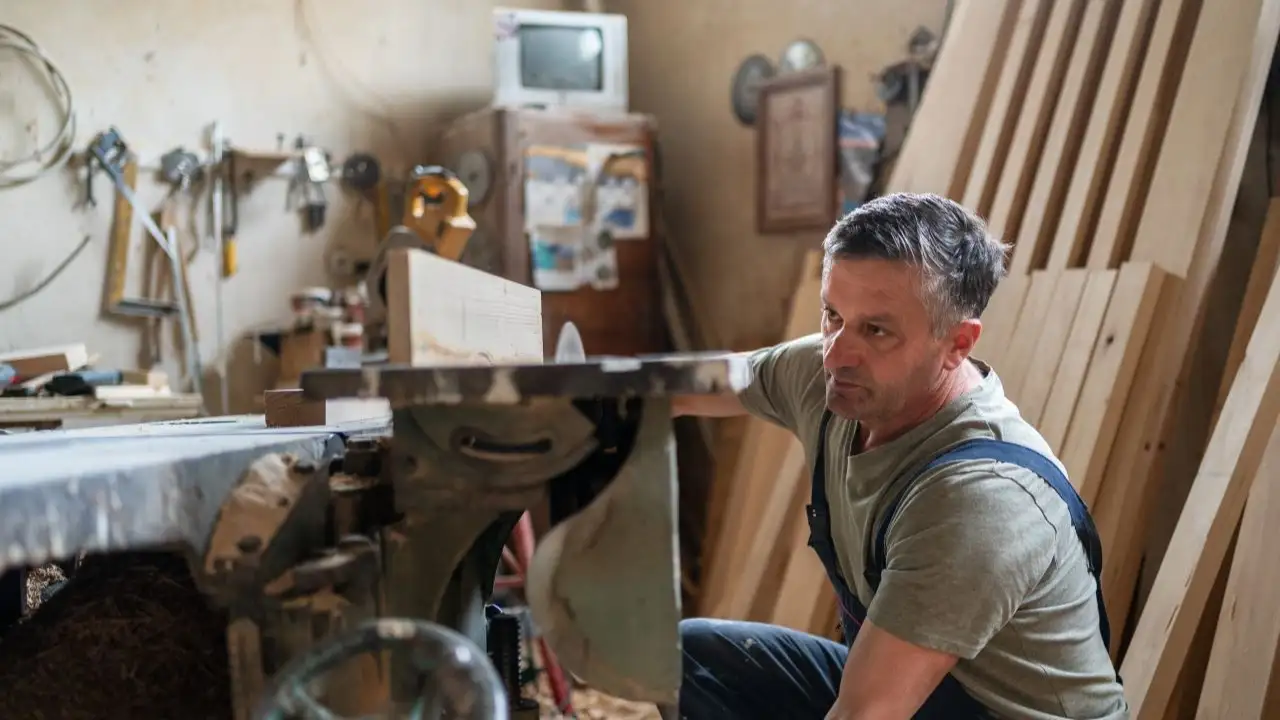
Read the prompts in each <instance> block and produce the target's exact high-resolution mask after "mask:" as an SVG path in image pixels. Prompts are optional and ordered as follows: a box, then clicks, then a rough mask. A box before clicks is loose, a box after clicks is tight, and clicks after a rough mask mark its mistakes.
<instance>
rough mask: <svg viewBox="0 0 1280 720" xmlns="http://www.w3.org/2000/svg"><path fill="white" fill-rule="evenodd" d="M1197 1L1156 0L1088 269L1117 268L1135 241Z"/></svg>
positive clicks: (1198, 10) (1095, 232)
mask: <svg viewBox="0 0 1280 720" xmlns="http://www.w3.org/2000/svg"><path fill="white" fill-rule="evenodd" d="M1201 2H1202V0H1160V8H1159V10H1157V12H1156V22H1155V26H1154V27H1153V29H1152V31H1151V40H1150V42H1149V43H1148V45H1147V52H1146V58H1145V59H1144V60H1143V63H1142V74H1141V75H1140V76H1139V77H1138V84H1137V87H1136V88H1135V89H1134V92H1133V97H1132V99H1131V102H1130V109H1129V115H1128V117H1126V118H1125V124H1124V134H1123V135H1122V137H1121V140H1120V147H1119V149H1118V150H1117V151H1116V161H1115V163H1114V165H1113V166H1112V170H1111V178H1110V180H1109V181H1108V183H1107V191H1106V192H1105V193H1104V195H1103V200H1102V209H1101V210H1100V211H1099V215H1098V223H1097V227H1096V228H1095V230H1094V232H1093V241H1092V243H1091V245H1090V247H1089V248H1088V251H1089V255H1088V264H1089V267H1091V268H1096V269H1104V268H1114V267H1119V265H1120V263H1121V261H1122V260H1124V259H1125V258H1126V257H1127V256H1128V254H1129V248H1130V247H1132V245H1133V234H1134V232H1135V230H1136V227H1137V224H1138V218H1139V217H1141V215H1142V208H1143V206H1144V204H1145V203H1146V198H1147V190H1148V188H1149V187H1150V181H1151V172H1152V170H1153V168H1154V166H1155V159H1156V155H1157V153H1158V152H1159V150H1160V143H1161V141H1162V140H1163V138H1164V131H1165V126H1166V124H1167V123H1168V121H1169V112H1170V109H1171V108H1172V106H1173V99H1174V97H1175V95H1176V94H1177V91H1178V81H1179V80H1180V79H1181V77H1182V68H1183V66H1184V65H1185V64H1186V59H1187V51H1188V46H1189V44H1190V40H1191V35H1192V33H1193V32H1194V31H1195V27H1196V18H1197V17H1199V15H1200V4H1201Z"/></svg>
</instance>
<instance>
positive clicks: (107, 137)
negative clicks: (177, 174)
mask: <svg viewBox="0 0 1280 720" xmlns="http://www.w3.org/2000/svg"><path fill="white" fill-rule="evenodd" d="M97 171H102V172H105V173H106V174H107V176H108V177H110V178H111V182H112V183H113V184H114V185H115V189H116V217H115V223H114V227H113V228H112V233H111V251H110V252H111V256H110V259H109V260H108V263H107V273H108V275H107V299H106V300H107V302H106V305H107V308H106V309H107V312H109V313H113V314H117V315H124V316H129V317H145V318H153V317H162V318H163V317H172V316H173V315H177V316H178V324H179V327H180V329H181V332H182V344H183V353H182V354H183V359H184V361H185V363H186V373H187V381H188V382H189V383H190V384H191V385H192V386H193V387H194V390H195V392H196V393H200V392H201V377H200V357H199V351H198V349H197V347H196V343H195V336H194V328H193V327H192V324H191V321H190V317H191V316H190V311H189V309H188V297H189V296H188V289H187V286H186V285H187V284H186V272H185V269H184V265H185V262H184V261H183V258H182V254H181V253H180V252H179V251H178V248H177V244H176V242H175V238H176V236H175V235H173V234H172V233H170V234H166V233H165V232H164V231H162V230H161V229H160V228H159V226H158V225H156V222H155V220H153V219H152V217H151V214H150V213H149V212H147V210H146V208H145V207H143V206H142V205H141V203H140V202H139V201H138V199H137V196H136V194H135V191H134V188H135V187H136V185H137V176H138V161H137V158H136V157H135V156H134V155H133V152H132V151H131V150H130V149H129V146H128V145H126V144H125V142H124V139H123V138H122V137H121V135H120V131H119V130H117V129H116V128H109V129H108V130H106V131H105V132H102V133H99V134H98V136H97V137H95V138H94V139H93V142H92V143H91V144H90V145H89V159H88V164H87V172H86V176H85V196H86V200H87V201H88V202H89V203H90V204H93V203H94V198H93V177H94V174H95V172H97ZM135 214H136V215H138V217H139V220H140V221H141V222H142V227H143V228H144V229H145V230H146V231H147V234H148V235H150V236H151V239H152V241H153V242H155V244H156V245H157V246H158V247H159V248H160V250H161V251H162V252H163V253H164V254H165V255H166V256H167V257H168V259H169V271H170V273H171V276H172V282H173V297H174V300H173V301H172V302H169V301H164V300H159V299H154V298H126V297H125V296H124V283H125V278H126V276H127V269H128V255H129V235H130V230H131V229H132V227H133V217H132V216H133V215H135Z"/></svg>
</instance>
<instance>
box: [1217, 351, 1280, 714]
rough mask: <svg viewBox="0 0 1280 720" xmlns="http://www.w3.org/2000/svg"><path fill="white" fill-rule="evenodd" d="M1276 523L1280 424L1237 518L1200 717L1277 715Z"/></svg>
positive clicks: (1279, 591) (1279, 520) (1279, 588)
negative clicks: (1274, 680)
mask: <svg viewBox="0 0 1280 720" xmlns="http://www.w3.org/2000/svg"><path fill="white" fill-rule="evenodd" d="M1277 330H1280V329H1277ZM1277 525H1280V426H1277V427H1276V428H1275V429H1273V430H1272V431H1271V438H1270V440H1269V442H1268V444H1267V448H1266V450H1265V451H1264V452H1263V456H1262V462H1261V464H1260V465H1259V467H1258V476H1257V478H1256V479H1255V480H1254V481H1253V487H1252V489H1250V491H1249V496H1248V502H1247V503H1246V504H1245V507H1244V516H1243V517H1242V519H1241V521H1240V534H1239V537H1238V539H1237V540H1236V547H1235V554H1234V557H1233V559H1232V563H1231V571H1230V575H1229V576H1228V578H1227V590H1226V597H1225V598H1224V600H1223V603H1222V611H1221V613H1220V614H1219V615H1218V617H1217V621H1218V627H1217V633H1216V634H1215V636H1214V639H1213V647H1212V650H1211V651H1210V654H1209V664H1208V667H1207V669H1206V670H1205V677H1204V686H1203V689H1202V690H1201V694H1200V705H1199V717H1201V718H1222V719H1223V720H1226V719H1227V718H1264V717H1276V716H1277V713H1280V698H1278V697H1276V688H1274V687H1272V683H1271V678H1272V675H1273V673H1274V672H1275V670H1276V662H1277V659H1278V658H1277V650H1278V649H1280V563H1277V562H1276V553H1275V546H1273V545H1272V544H1271V543H1272V542H1274V541H1275V537H1274V535H1275V533H1274V529H1275V527H1276V526H1277Z"/></svg>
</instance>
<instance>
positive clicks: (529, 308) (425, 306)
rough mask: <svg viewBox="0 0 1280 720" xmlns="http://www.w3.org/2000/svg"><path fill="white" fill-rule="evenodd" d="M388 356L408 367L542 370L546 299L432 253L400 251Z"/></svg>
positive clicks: (393, 261) (390, 294)
mask: <svg viewBox="0 0 1280 720" xmlns="http://www.w3.org/2000/svg"><path fill="white" fill-rule="evenodd" d="M387 356H388V359H389V361H390V362H392V363H403V364H408V365H464V364H473V363H484V364H490V365H493V364H503V363H539V362H542V360H543V345H542V293H541V292H539V291H538V290H536V289H535V288H531V287H528V286H527V285H521V284H520V283H517V282H512V281H510V280H507V279H506V278H502V277H499V276H497V275H492V274H490V273H487V272H485V271H483V270H479V269H476V268H473V267H470V266H467V265H463V264H461V263H457V262H453V261H452V260H446V259H444V258H442V257H440V256H438V255H435V254H433V253H429V252H426V251H425V250H418V249H416V248H396V249H393V250H391V251H390V253H389V254H388V260H387Z"/></svg>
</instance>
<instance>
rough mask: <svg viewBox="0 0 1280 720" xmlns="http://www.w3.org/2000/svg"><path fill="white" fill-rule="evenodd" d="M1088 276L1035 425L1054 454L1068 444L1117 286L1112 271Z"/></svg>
mask: <svg viewBox="0 0 1280 720" xmlns="http://www.w3.org/2000/svg"><path fill="white" fill-rule="evenodd" d="M1088 273H1089V279H1088V280H1087V281H1086V283H1085V288H1084V296H1083V297H1082V298H1081V300H1080V307H1079V308H1078V309H1077V310H1076V315H1075V318H1074V319H1073V320H1072V321H1071V334H1070V336H1069V337H1068V338H1067V344H1066V348H1065V349H1064V350H1063V354H1062V361H1061V362H1059V363H1058V372H1057V375H1056V377H1055V380H1054V383H1053V387H1052V388H1051V389H1050V391H1049V399H1048V400H1047V401H1046V402H1045V407H1044V410H1043V411H1042V412H1041V413H1040V422H1039V425H1038V426H1037V427H1038V429H1039V430H1040V434H1041V435H1042V436H1043V437H1044V439H1045V442H1047V443H1049V447H1051V448H1053V451H1054V453H1057V454H1061V453H1062V446H1063V444H1064V443H1065V442H1066V441H1067V431H1068V430H1069V429H1070V427H1071V418H1072V417H1073V416H1074V415H1075V412H1076V402H1077V401H1078V400H1079V398H1080V392H1081V390H1082V389H1083V388H1084V383H1085V378H1086V377H1087V373H1088V371H1089V363H1090V361H1091V360H1090V359H1091V358H1092V356H1093V351H1094V345H1095V344H1096V343H1097V341H1098V334H1099V333H1100V332H1102V325H1103V322H1104V321H1105V319H1106V312H1107V306H1108V305H1110V304H1111V293H1112V290H1113V289H1114V288H1115V284H1116V273H1117V271H1115V270H1089V271H1088Z"/></svg>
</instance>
